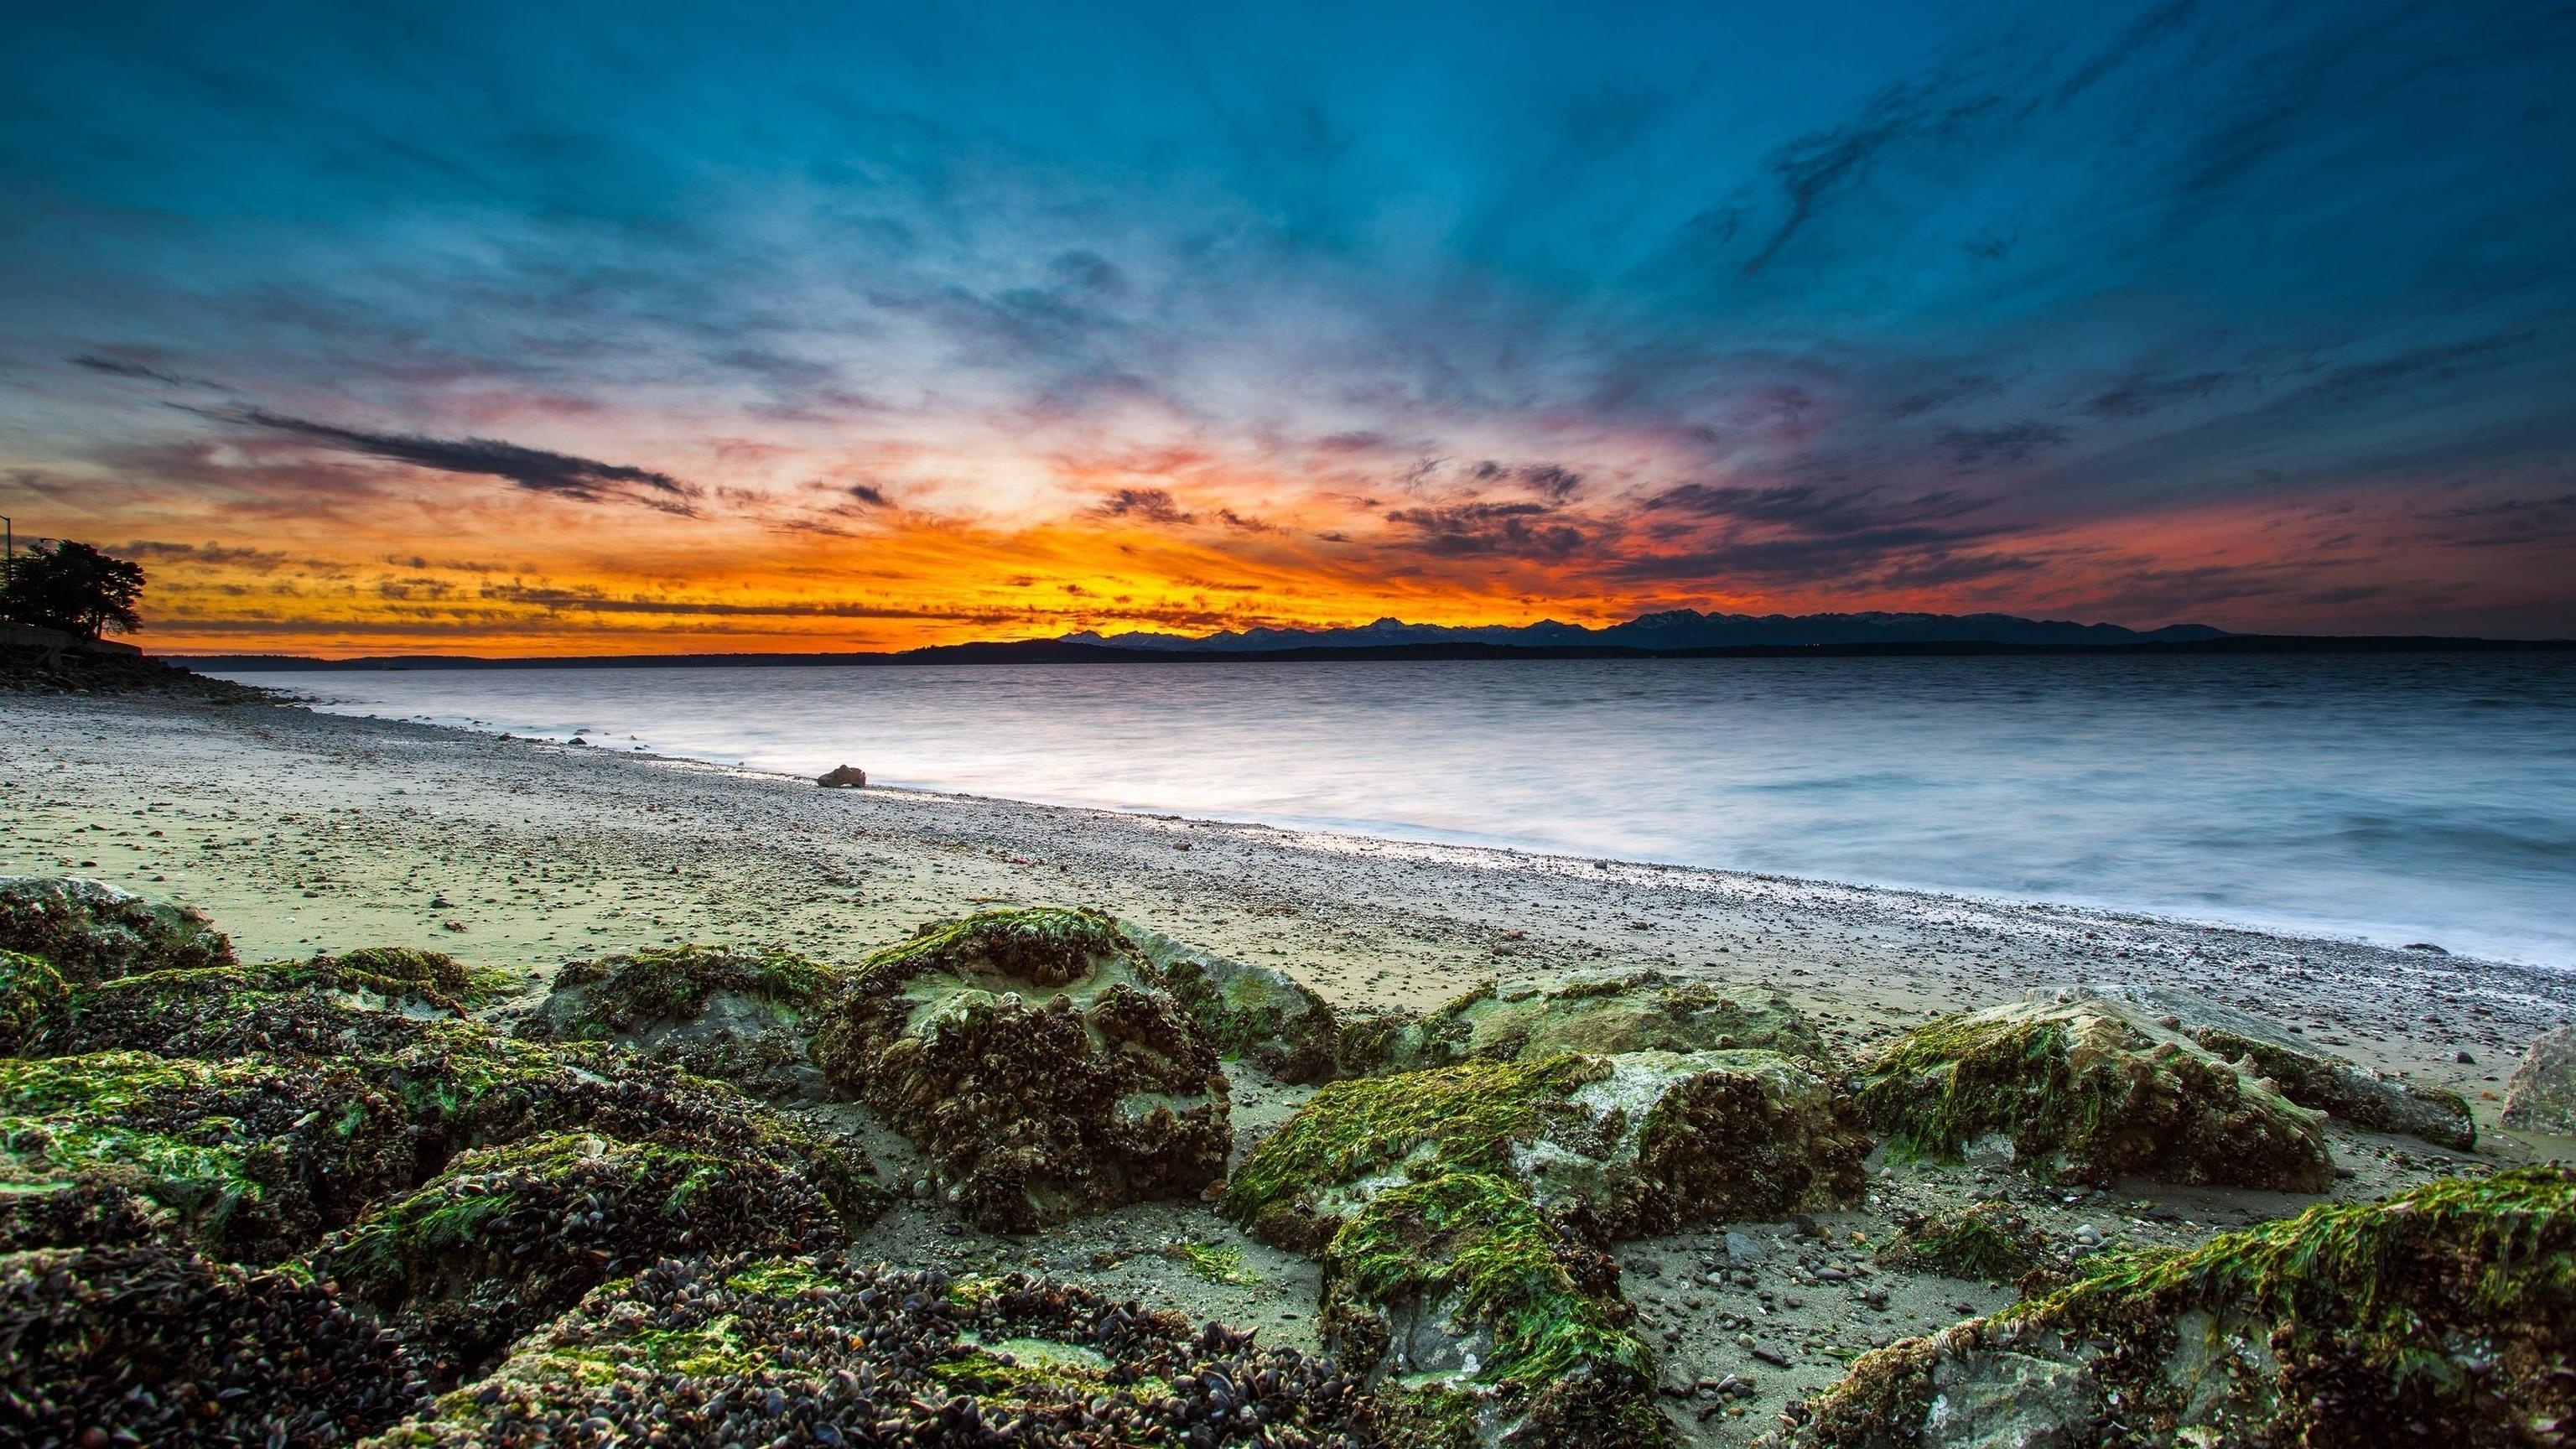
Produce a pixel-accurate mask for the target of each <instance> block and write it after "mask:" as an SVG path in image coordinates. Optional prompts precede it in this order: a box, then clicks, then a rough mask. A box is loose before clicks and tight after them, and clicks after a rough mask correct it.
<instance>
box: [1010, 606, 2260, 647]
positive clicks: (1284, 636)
mask: <svg viewBox="0 0 2576 1449" xmlns="http://www.w3.org/2000/svg"><path fill="white" fill-rule="evenodd" d="M2222 637H2225V631H2224V630H2219V629H2212V628H2210V627H2209V626H2208V625H2206V624H2169V625H2166V626H2165V627H2164V628H2161V629H2148V630H2143V631H2142V630H2137V629H2123V628H2121V627H2120V626H2119V625H2117V624H2076V623H2069V622H2067V621H2065V620H2059V619H2023V618H2019V617H2016V616H2014V615H2011V614H1886V613H1866V614H1702V613H1698V612H1695V611H1693V610H1690V609H1674V610H1671V611H1669V612H1666V613H1661V614H1645V615H1641V616H1639V617H1637V618H1634V619H1631V620H1629V621H1628V622H1627V623H1625V624H1611V625H1607V626H1604V627H1602V628H1598V629H1595V628H1590V627H1588V626H1586V625H1582V624H1560V623H1558V622H1557V621H1555V620H1553V619H1546V620H1541V621H1540V622H1538V623H1536V624H1476V625H1467V626H1463V627H1453V626H1450V625H1445V624H1408V623H1406V622H1404V621H1403V620H1401V619H1380V620H1378V621H1377V622H1376V623H1374V624H1364V625H1361V626H1359V627H1357V628H1350V629H1242V630H1234V631H1230V632H1227V633H1222V634H1210V635H1208V636H1206V637H1205V638H1196V639H1194V638H1191V637H1189V636H1188V635H1184V634H1147V633H1138V634H1111V635H1103V634H1097V633H1093V632H1090V631H1088V630H1086V631H1084V632H1082V633H1079V634H1066V635H1064V636H1062V637H1061V638H1060V639H1059V640H1058V641H1057V642H1059V643H1064V644H1092V645H1098V646H1101V647H1104V648H1110V649H1151V650H1156V651H1160V652H1164V653H1185V654H1267V653H1272V652H1275V651H1277V650H1282V649H1382V648H1386V647H1388V646H1391V645H1419V644H1433V645H1439V644H1485V645H1501V646H1504V647H1506V648H1517V649H1567V648H1574V649H1652V650H1658V651H1662V650H1670V649H1743V648H1763V647H1790V648H1796V647H1800V646H1808V645H1818V644H1959V643H1980V644H2023V645H2038V646H2043V647H2049V648H2065V647H2068V646H2082V645H2112V644H2172V643H2180V642H2184V641H2188V640H2197V639H2217V638H2222Z"/></svg>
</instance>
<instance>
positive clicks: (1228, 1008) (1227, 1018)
mask: <svg viewBox="0 0 2576 1449" xmlns="http://www.w3.org/2000/svg"><path fill="white" fill-rule="evenodd" d="M1123 929H1124V930H1125V932H1126V935H1127V938H1128V939H1129V940H1130V941H1133V942H1134V943H1135V944H1136V948H1137V949H1138V950H1139V951H1141V952H1143V953H1144V956H1145V959H1146V960H1148V961H1151V962H1152V963H1153V964H1154V968H1155V975H1154V981H1155V984H1157V985H1159V986H1161V987H1162V988H1163V989H1164V990H1166V991H1168V992H1170V993H1171V994H1172V998H1173V999H1174V1000H1175V1001H1178V1002H1179V1003H1180V1004H1181V1008H1182V1009H1183V1010H1185V1011H1187V1012H1188V1013H1189V1014H1190V1016H1191V1017H1192V1018H1193V1019H1194V1020H1196V1021H1197V1022H1198V1024H1199V1025H1200V1026H1202V1027H1205V1028H1206V1029H1207V1033H1208V1035H1209V1036H1210V1037H1211V1038H1213V1039H1214V1040H1215V1042H1216V1048H1217V1051H1218V1053H1219V1054H1221V1055H1222V1056H1224V1057H1226V1058H1228V1059H1230V1060H1242V1061H1249V1062H1251V1063H1252V1064H1253V1065H1254V1066H1257V1067H1259V1068H1261V1069H1262V1070H1263V1071H1265V1072H1268V1073H1269V1074H1270V1075H1272V1076H1274V1077H1277V1078H1278V1079H1280V1080H1281V1081H1283V1082H1295V1083H1299V1084H1306V1083H1313V1082H1325V1081H1330V1080H1332V1078H1333V1077H1334V1076H1335V1075H1336V1074H1337V1073H1338V1072H1339V1071H1340V1068H1341V1061H1340V1044H1341V1031H1342V1027H1341V1019H1340V1016H1339V1015H1338V1014H1337V1013H1336V1012H1335V1011H1334V1010H1333V1005H1332V1003H1331V1002H1329V1001H1326V1000H1325V999H1324V998H1323V997H1321V996H1319V995H1317V994H1316V993H1315V992H1314V991H1313V990H1311V989H1309V988H1308V987H1307V986H1305V985H1304V984H1303V983H1301V982H1299V981H1298V980H1297V979H1296V978H1295V977H1293V976H1290V975H1289V974H1288V973H1287V972H1285V971H1281V970H1278V969H1276V968H1274V967H1269V966H1255V965H1251V964H1248V963H1246V962H1242V961H1233V960H1229V959H1227V958H1226V957H1223V956H1219V955H1217V954H1216V953H1214V952H1212V951H1204V950H1201V949H1199V948H1198V947H1195V946H1189V945H1184V944H1183V943H1181V942H1179V941H1175V940H1173V939H1172V938H1171V937H1169V936H1165V935H1162V934H1160V933H1159V932H1154V931H1147V930H1142V929H1140V928H1138V927H1136V926H1134V925H1127V926H1125V927H1124V928H1123Z"/></svg>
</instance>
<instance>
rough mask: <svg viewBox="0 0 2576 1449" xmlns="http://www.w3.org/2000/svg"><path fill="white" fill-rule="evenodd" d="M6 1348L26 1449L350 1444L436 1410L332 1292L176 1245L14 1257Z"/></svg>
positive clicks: (0, 1408) (12, 1404)
mask: <svg viewBox="0 0 2576 1449" xmlns="http://www.w3.org/2000/svg"><path fill="white" fill-rule="evenodd" d="M0 1343H6V1344H8V1345H9V1352H8V1353H6V1354H0V1439H6V1440H8V1441H9V1442H11V1443H16V1444H27V1445H46V1444H59V1445H73V1444H92V1443H97V1444H109V1443H114V1444H299V1445H300V1444H341V1443H347V1442H349V1441H350V1440H351V1439H353V1438H356V1437H357V1436H360V1435H364V1434H366V1433H369V1432H371V1431H373V1430H375V1429H378V1428H382V1427H383V1426H385V1425H387V1424H389V1423H392V1422H394V1421H395V1420H396V1419H398V1418H400V1417H402V1416H403V1415H406V1414H409V1413H412V1412H414V1411H415V1410H418V1409H422V1408H426V1407H427V1406H428V1403H429V1387H430V1385H429V1380H428V1373H427V1366H426V1365H425V1364H424V1363H423V1362H422V1361H421V1360H420V1358H419V1356H418V1355H417V1354H415V1353H413V1352H412V1351H411V1350H410V1349H409V1348H407V1347H405V1346H404V1345H403V1343H402V1342H401V1340H400V1339H398V1338H397V1337H395V1335H394V1334H393V1333H391V1332H389V1331H387V1330H386V1329H384V1328H381V1327H379V1326H378V1325H376V1324H375V1323H373V1322H371V1321H369V1320H368V1319H367V1318H365V1317H364V1316H363V1315H361V1314H359V1313H357V1312H354V1311H352V1309H351V1308H350V1307H349V1306H348V1305H347V1304H345V1303H343V1302H342V1301H341V1300H340V1299H339V1298H338V1297H337V1296H336V1295H334V1294H333V1293H332V1292H331V1290H330V1289H329V1288H327V1287H325V1286H321V1285H318V1284H316V1283H314V1282H313V1281H312V1280H311V1279H310V1277H308V1276H305V1275H302V1274H298V1273H294V1272H290V1271H283V1270H278V1271H257V1270H251V1271H245V1270H244V1269H241V1268H237V1267H233V1266H230V1265H227V1264H221V1263H211V1262H208V1261H206V1260H205V1259H203V1258H200V1257H198V1256H197V1255H195V1254H194V1253H191V1252H189V1251H187V1250H186V1249H185V1248H181V1247H175V1246H172V1245H168V1244H161V1243H134V1244H123V1245H118V1246H113V1247H74V1248H59V1249H46V1250H39V1251H30V1252H18V1253H8V1254H5V1255H0Z"/></svg>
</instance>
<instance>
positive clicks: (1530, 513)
mask: <svg viewBox="0 0 2576 1449" xmlns="http://www.w3.org/2000/svg"><path fill="white" fill-rule="evenodd" d="M1386 518H1387V521H1388V522H1389V523H1399V524H1403V525H1405V526H1406V527H1408V528H1411V529H1413V530H1415V531H1416V534H1417V535H1418V539H1419V542H1420V544H1421V546H1422V547H1423V548H1424V549H1426V550H1427V551H1429V552H1431V553H1435V554H1440V555H1444V556H1450V557H1456V556H1463V555H1477V554H1499V555H1503V556H1506V557H1511V558H1525V559H1533V560H1539V561H1547V560H1553V559H1561V558H1564V557H1566V556H1567V555H1569V554H1572V553H1573V552H1574V551H1575V550H1577V549H1579V548H1582V547H1584V546H1585V545H1587V544H1589V543H1591V542H1592V541H1593V539H1592V535H1590V534H1587V533H1585V532H1584V531H1583V530H1582V529H1581V528H1578V527H1576V526H1575V525H1574V524H1572V523H1569V522H1567V521H1566V520H1565V517H1564V515H1562V514H1561V513H1559V512H1558V510H1557V509H1556V508H1555V507H1553V506H1552V505H1549V504H1545V503H1451V504H1443V505H1440V506H1436V507H1427V508H1398V509H1394V510H1391V511H1390V512H1389V513H1388V514H1387V515H1386Z"/></svg>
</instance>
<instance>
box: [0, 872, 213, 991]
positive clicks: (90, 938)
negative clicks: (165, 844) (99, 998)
mask: <svg viewBox="0 0 2576 1449" xmlns="http://www.w3.org/2000/svg"><path fill="white" fill-rule="evenodd" d="M0 949H5V950H10V951H20V952H24V953H25V954H27V955H30V956H42V957H43V958H45V960H47V961H49V962H51V963H53V967H54V969H55V970H56V971H58V972H61V973H62V976H63V979H64V980H66V981H103V980H106V979H108V978H110V977H115V976H127V975H131V974H133V973H135V972H137V971H167V970H173V969H184V968H187V967H193V966H224V965H229V964H231V962H232V959H233V944H232V942H231V941H229V940H227V939H226V938H225V937H224V935H223V933H222V932H220V931H217V930H216V929H214V928H213V927H212V926H209V925H207V924H206V918H205V917H203V916H201V915H199V914H197V913H196V912H195V911H192V910H189V909H187V908H186V907H184V906H173V905H165V904H162V903H159V902H155V901H148V900H145V899H144V898H143V897H141V896H138V895H135V894H134V893H133V892H131V891H124V890H119V889H117V888H116V887H115V886H112V885H108V884H106V883H104V882H101V881H94V880H84V879H82V878H80V877H77V876H64V877H60V878H54V877H47V876H6V877H0Z"/></svg>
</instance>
